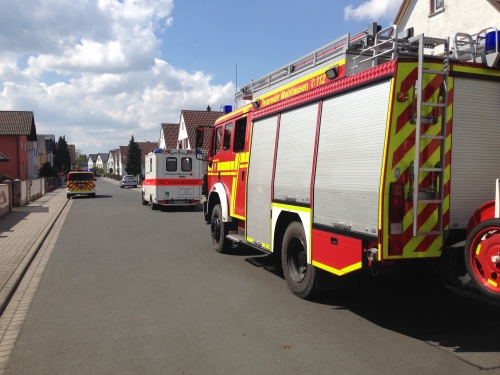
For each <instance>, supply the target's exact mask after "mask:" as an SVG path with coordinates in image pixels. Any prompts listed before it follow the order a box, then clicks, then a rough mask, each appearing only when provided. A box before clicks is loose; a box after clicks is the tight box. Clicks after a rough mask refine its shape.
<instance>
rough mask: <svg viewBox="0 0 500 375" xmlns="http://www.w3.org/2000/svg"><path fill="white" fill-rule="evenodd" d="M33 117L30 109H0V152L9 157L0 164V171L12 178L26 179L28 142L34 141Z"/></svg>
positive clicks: (34, 127)
mask: <svg viewBox="0 0 500 375" xmlns="http://www.w3.org/2000/svg"><path fill="white" fill-rule="evenodd" d="M36 140H37V138H36V126H35V117H34V115H33V112H31V111H0V147H1V150H0V151H1V152H2V153H3V154H4V155H5V156H7V158H10V160H9V161H8V162H3V163H1V164H0V173H2V174H5V175H7V176H9V178H11V179H12V180H14V179H19V180H27V179H28V172H29V169H30V167H29V159H28V142H30V141H31V142H36Z"/></svg>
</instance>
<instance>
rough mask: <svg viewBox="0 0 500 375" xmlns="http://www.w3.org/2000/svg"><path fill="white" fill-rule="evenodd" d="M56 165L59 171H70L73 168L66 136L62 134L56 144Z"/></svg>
mask: <svg viewBox="0 0 500 375" xmlns="http://www.w3.org/2000/svg"><path fill="white" fill-rule="evenodd" d="M54 154H55V156H54V167H55V168H56V170H57V172H58V173H64V174H66V173H68V172H69V171H70V170H71V155H70V153H69V148H68V143H66V136H64V135H63V136H62V137H61V136H60V137H59V140H58V141H57V144H56V150H55V153H54Z"/></svg>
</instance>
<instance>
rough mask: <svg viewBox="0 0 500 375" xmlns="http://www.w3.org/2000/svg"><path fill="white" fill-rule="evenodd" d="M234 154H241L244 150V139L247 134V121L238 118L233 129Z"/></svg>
mask: <svg viewBox="0 0 500 375" xmlns="http://www.w3.org/2000/svg"><path fill="white" fill-rule="evenodd" d="M234 132H235V134H234V152H242V151H244V150H245V137H246V133H247V119H246V117H245V118H240V119H239V120H238V121H236V126H235V128H234Z"/></svg>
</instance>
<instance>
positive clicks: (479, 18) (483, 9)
mask: <svg viewBox="0 0 500 375" xmlns="http://www.w3.org/2000/svg"><path fill="white" fill-rule="evenodd" d="M490 26H495V27H497V28H499V27H500V12H498V10H497V9H495V8H494V7H493V6H492V5H491V4H490V3H489V2H488V1H487V0H474V1H471V0H444V11H438V12H436V13H434V14H430V0H412V1H411V2H410V5H409V6H408V9H407V11H406V14H405V16H404V17H403V19H402V21H401V24H400V27H399V28H400V30H401V31H402V30H404V29H407V28H409V27H413V28H414V29H415V35H419V34H422V33H424V34H425V35H426V36H431V37H436V38H446V37H450V43H451V45H450V47H452V46H453V42H452V41H453V37H454V35H455V33H457V32H462V33H468V34H471V35H473V34H477V33H478V32H479V31H481V30H483V29H485V28H487V27H490ZM436 50H437V48H436ZM441 51H442V50H441ZM441 51H438V50H437V51H436V53H439V52H441Z"/></svg>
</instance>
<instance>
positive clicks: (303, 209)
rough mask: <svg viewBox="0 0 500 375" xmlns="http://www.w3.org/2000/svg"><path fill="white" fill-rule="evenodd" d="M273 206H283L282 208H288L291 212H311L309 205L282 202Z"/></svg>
mask: <svg viewBox="0 0 500 375" xmlns="http://www.w3.org/2000/svg"><path fill="white" fill-rule="evenodd" d="M272 207H274V208H281V209H282V210H287V211H291V212H307V213H309V212H311V208H309V207H300V206H292V205H288V204H281V203H273V204H272Z"/></svg>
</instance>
